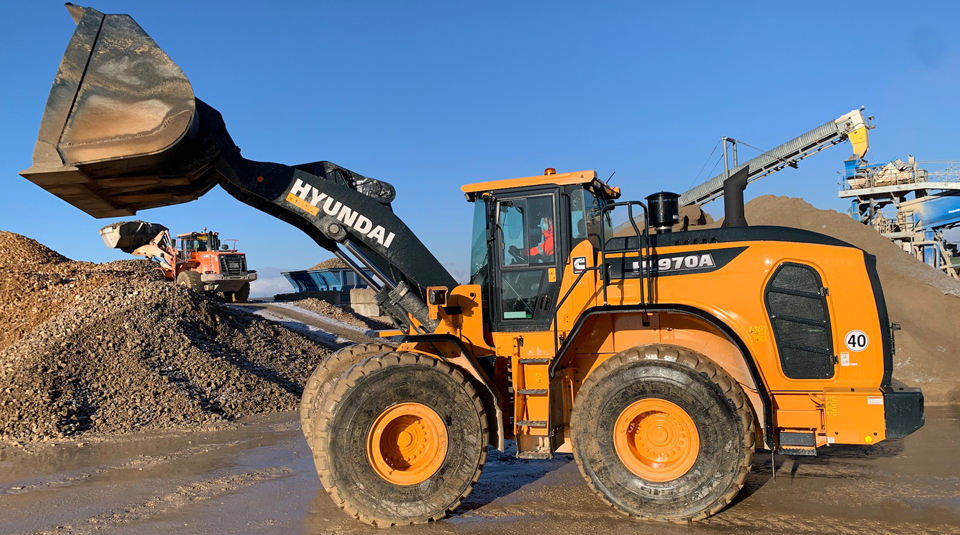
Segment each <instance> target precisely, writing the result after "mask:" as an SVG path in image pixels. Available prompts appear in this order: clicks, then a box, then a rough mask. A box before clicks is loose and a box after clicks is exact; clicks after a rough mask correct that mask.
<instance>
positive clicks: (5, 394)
mask: <svg viewBox="0 0 960 535" xmlns="http://www.w3.org/2000/svg"><path fill="white" fill-rule="evenodd" d="M0 246H2V247H3V250H4V251H7V252H8V254H10V252H11V251H13V252H14V253H13V254H16V255H18V256H17V258H19V262H20V263H19V264H17V261H16V260H13V261H11V260H5V262H6V263H5V265H3V266H2V267H0V284H2V288H3V291H2V299H3V300H2V301H0V306H2V307H3V315H2V321H3V322H4V327H5V328H4V332H3V335H4V336H5V338H4V341H5V342H4V345H3V347H2V350H0V440H7V441H21V442H22V441H30V440H38V439H48V438H60V437H66V436H78V435H84V434H89V433H92V434H94V435H99V434H116V433H126V432H130V431H135V430H148V429H149V430H157V429H168V428H182V427H193V426H197V425H203V424H208V423H214V422H219V421H227V420H232V419H234V418H238V417H241V416H246V415H250V414H255V413H261V412H269V411H279V410H292V409H295V408H296V407H297V405H298V403H299V398H300V394H301V391H302V387H303V384H304V383H305V382H306V379H307V377H308V376H309V374H310V372H311V371H312V370H313V368H314V367H316V365H317V364H318V363H319V362H320V361H321V360H322V359H323V358H324V357H325V356H326V354H327V351H326V350H325V349H322V348H320V347H318V346H316V345H315V344H314V343H312V342H311V341H309V340H307V339H306V338H304V337H303V336H301V335H300V334H297V333H296V332H294V331H291V330H289V329H287V328H285V327H282V326H279V325H277V324H275V323H272V322H269V321H267V320H264V319H262V318H259V317H256V316H252V315H250V314H247V313H245V312H241V311H237V310H234V309H231V308H228V307H226V306H223V305H222V304H220V303H219V302H217V301H215V300H213V299H211V298H209V297H205V296H202V295H199V294H196V293H194V292H191V291H189V290H186V289H184V288H180V287H177V286H176V285H174V284H172V283H169V282H167V281H164V280H162V276H159V278H158V274H157V272H156V271H155V270H152V269H151V267H150V263H149V262H143V261H121V262H111V263H108V264H102V265H97V264H91V263H85V262H72V261H70V260H69V259H66V258H64V257H62V256H60V255H58V254H56V253H55V252H53V251H50V250H49V249H47V248H45V247H43V246H42V245H40V244H37V243H36V242H34V241H33V240H29V239H27V238H23V237H22V236H18V235H16V234H11V233H2V234H0ZM18 307H21V308H24V309H27V310H28V312H27V313H24V314H21V315H20V316H17V317H8V312H15V310H16V309H17V308H18ZM11 327H16V328H17V329H19V331H18V332H20V333H21V335H19V336H17V335H12V334H10V333H9V332H7V331H9V330H10V328H11Z"/></svg>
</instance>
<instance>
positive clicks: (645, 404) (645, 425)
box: [613, 398, 700, 482]
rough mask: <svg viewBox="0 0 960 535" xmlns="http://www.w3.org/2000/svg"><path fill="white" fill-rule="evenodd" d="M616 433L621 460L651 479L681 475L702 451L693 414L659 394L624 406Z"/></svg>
mask: <svg viewBox="0 0 960 535" xmlns="http://www.w3.org/2000/svg"><path fill="white" fill-rule="evenodd" d="M613 433H614V447H615V449H616V451H617V456H618V457H619V458H620V461H621V462H623V464H624V466H626V467H627V468H628V469H629V470H630V471H631V472H633V473H634V474H636V475H637V476H639V477H641V478H643V479H646V480H648V481H656V482H664V481H672V480H674V479H677V478H679V477H680V476H682V475H684V474H686V473H687V472H688V471H690V468H692V467H693V465H694V463H695V462H696V460H697V456H698V455H699V452H700V435H699V433H697V426H696V425H695V424H694V423H693V419H692V418H690V415H689V414H687V412H686V411H685V410H683V409H681V408H680V407H679V406H677V405H676V404H674V403H671V402H669V401H666V400H663V399H659V398H647V399H641V400H640V401H637V402H635V403H633V404H631V405H630V406H629V407H627V408H626V409H624V410H623V412H622V413H620V416H619V417H618V418H617V423H616V425H615V426H614V432H613Z"/></svg>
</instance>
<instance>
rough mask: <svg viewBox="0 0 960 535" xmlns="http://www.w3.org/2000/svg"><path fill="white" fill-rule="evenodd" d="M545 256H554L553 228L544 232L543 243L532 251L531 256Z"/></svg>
mask: <svg viewBox="0 0 960 535" xmlns="http://www.w3.org/2000/svg"><path fill="white" fill-rule="evenodd" d="M541 253H542V254H544V255H546V256H553V227H547V230H544V231H543V243H541V244H540V245H538V246H536V247H534V248H532V249H530V254H531V255H535V254H541Z"/></svg>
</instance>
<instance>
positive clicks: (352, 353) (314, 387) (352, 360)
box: [300, 344, 393, 448]
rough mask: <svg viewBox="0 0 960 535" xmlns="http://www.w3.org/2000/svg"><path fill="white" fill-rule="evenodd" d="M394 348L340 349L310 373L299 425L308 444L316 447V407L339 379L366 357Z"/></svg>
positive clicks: (302, 402)
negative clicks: (314, 434)
mask: <svg viewBox="0 0 960 535" xmlns="http://www.w3.org/2000/svg"><path fill="white" fill-rule="evenodd" d="M389 351H393V348H392V347H390V346H388V345H386V344H357V345H352V346H347V347H345V348H343V349H340V350H339V351H337V352H336V353H334V354H332V355H330V356H329V357H327V359H326V360H324V361H323V362H322V363H320V365H319V366H317V369H316V370H314V371H313V374H312V375H310V379H308V380H307V385H306V386H304V387H303V396H302V397H301V398H300V427H301V428H302V429H303V436H304V437H305V438H306V439H307V444H310V447H311V448H312V447H313V432H314V429H315V427H314V423H315V422H314V414H316V412H317V410H318V409H317V407H320V406H322V404H323V398H324V397H325V396H326V395H327V394H329V393H330V391H331V390H333V388H334V387H335V386H336V384H337V379H339V378H340V376H341V375H343V374H344V373H346V372H347V371H349V370H350V368H353V367H354V366H355V365H356V364H357V363H358V362H360V361H362V360H363V359H365V358H367V357H369V356H371V355H376V354H378V353H386V352H389Z"/></svg>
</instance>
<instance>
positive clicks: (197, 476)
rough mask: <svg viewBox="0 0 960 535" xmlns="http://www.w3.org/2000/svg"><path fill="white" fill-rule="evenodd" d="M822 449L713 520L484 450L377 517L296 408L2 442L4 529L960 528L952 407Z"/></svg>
mask: <svg viewBox="0 0 960 535" xmlns="http://www.w3.org/2000/svg"><path fill="white" fill-rule="evenodd" d="M821 452H822V454H821V456H819V457H816V458H791V457H785V456H777V457H776V459H775V462H774V464H775V465H776V468H777V477H776V481H774V480H773V478H772V477H771V476H772V470H771V459H770V456H769V454H766V455H764V454H760V455H758V456H757V458H756V460H755V462H754V468H753V472H752V473H751V475H750V476H749V478H748V479H747V484H746V487H745V488H744V489H743V491H742V492H741V494H740V496H739V497H738V500H737V502H736V503H735V504H734V505H733V506H732V507H729V508H727V509H726V510H724V511H722V512H721V513H720V514H718V515H716V516H714V517H712V518H710V519H708V520H707V521H704V522H700V523H696V524H690V525H673V524H656V523H648V522H641V521H636V520H633V519H630V518H627V517H623V516H621V515H619V514H618V513H616V512H615V511H613V510H612V509H611V508H609V507H607V506H606V505H604V504H603V502H601V501H600V499H599V498H597V497H596V496H595V495H594V494H593V493H592V492H591V491H590V489H589V488H588V487H587V485H586V483H585V482H584V481H583V479H582V477H581V476H580V473H579V471H578V470H577V467H576V463H574V462H573V460H572V459H571V458H569V457H566V456H561V457H559V458H557V459H554V460H552V461H525V460H516V459H513V458H512V457H509V456H505V455H502V454H500V453H499V452H493V451H491V456H490V460H489V462H488V464H487V466H486V468H485V470H484V473H483V476H482V478H481V479H480V482H479V483H478V484H477V487H476V489H475V491H474V492H473V494H471V495H470V496H469V497H468V498H467V500H466V501H465V502H464V504H463V506H462V507H461V508H460V509H458V510H457V511H456V513H455V514H454V515H453V516H452V517H451V518H448V519H447V520H444V521H442V522H437V523H433V524H429V525H425V526H412V527H405V528H394V529H390V530H377V529H375V528H371V527H369V526H365V525H363V524H360V523H358V522H356V521H354V520H352V519H350V518H348V517H347V516H346V515H345V514H343V513H342V512H341V511H340V510H339V509H337V508H336V507H335V506H334V505H333V502H332V501H331V500H330V499H329V498H328V497H327V495H326V493H324V491H323V489H322V488H321V487H320V484H319V482H318V480H317V478H316V474H315V472H314V469H313V461H312V459H311V457H310V452H309V450H308V448H307V445H306V443H305V442H304V440H303V438H302V436H301V434H300V429H299V423H298V419H297V416H296V414H294V413H292V412H288V413H280V414H273V415H269V416H261V417H258V418H255V419H251V420H247V421H246V422H244V423H243V424H242V425H231V426H226V427H224V428H221V429H218V430H210V431H200V432H190V433H186V432H183V433H166V434H152V435H146V434H144V435H136V436H129V437H126V438H114V439H109V440H104V441H89V442H86V443H77V442H61V443H57V444H44V445H41V446H39V447H38V448H37V449H36V451H34V452H30V453H27V452H23V451H20V450H16V449H9V448H8V449H0V533H4V534H20V533H125V534H126V533H132V534H141V533H143V534H146V533H151V534H152V533H186V534H207V533H254V534H267V533H306V534H315V533H316V534H319V533H337V534H359V533H373V532H379V533H388V532H389V533H397V534H404V535H407V534H433V533H453V534H495V533H496V534H499V533H506V532H509V533H523V532H528V531H532V530H537V531H546V532H561V533H564V534H589V535H596V534H599V533H603V534H604V535H606V534H618V533H671V534H673V533H682V534H707V533H771V532H781V533H881V534H884V533H890V534H894V533H896V534H900V533H960V407H946V408H943V407H935V408H931V409H929V410H928V412H927V424H926V426H925V427H924V428H923V429H921V430H920V431H919V432H917V433H916V434H914V435H912V436H910V437H908V438H907V439H905V440H899V441H889V442H885V443H881V444H880V445H878V446H875V447H871V448H860V447H834V448H829V449H827V450H821Z"/></svg>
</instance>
